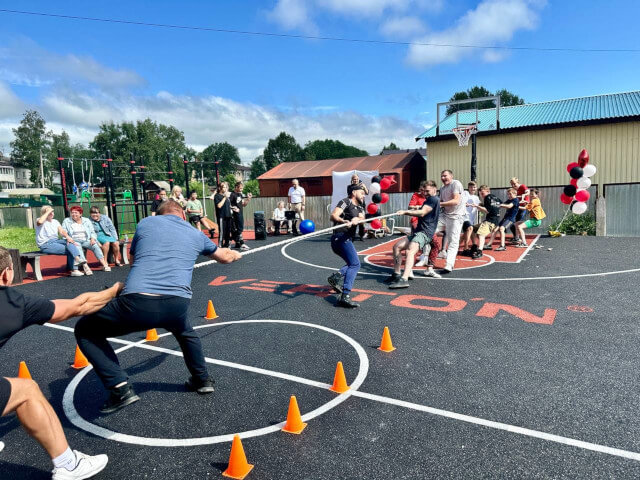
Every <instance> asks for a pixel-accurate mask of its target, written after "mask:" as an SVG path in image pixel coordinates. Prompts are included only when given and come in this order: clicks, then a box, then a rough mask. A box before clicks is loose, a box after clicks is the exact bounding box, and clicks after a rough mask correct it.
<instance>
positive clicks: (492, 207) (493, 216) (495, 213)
mask: <svg viewBox="0 0 640 480" xmlns="http://www.w3.org/2000/svg"><path fill="white" fill-rule="evenodd" d="M500 204H502V200H500V199H499V198H498V197H496V196H495V195H494V194H492V193H490V194H489V195H487V196H486V197H484V208H486V209H487V216H486V217H485V221H487V222H491V223H493V224H494V225H497V224H498V222H499V221H500Z"/></svg>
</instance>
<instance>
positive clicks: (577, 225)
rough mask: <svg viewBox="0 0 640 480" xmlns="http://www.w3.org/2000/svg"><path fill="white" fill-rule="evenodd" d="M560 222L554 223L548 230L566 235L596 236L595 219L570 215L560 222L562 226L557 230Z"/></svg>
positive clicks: (591, 216)
mask: <svg viewBox="0 0 640 480" xmlns="http://www.w3.org/2000/svg"><path fill="white" fill-rule="evenodd" d="M559 223H560V222H555V223H552V224H551V225H549V230H557V231H559V232H562V233H564V234H566V235H595V234H596V218H595V217H594V216H593V215H591V214H587V215H576V214H573V213H570V214H569V216H568V217H567V218H566V219H565V221H564V222H562V225H560V227H559V228H558V224H559Z"/></svg>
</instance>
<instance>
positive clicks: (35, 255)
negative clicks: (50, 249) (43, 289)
mask: <svg viewBox="0 0 640 480" xmlns="http://www.w3.org/2000/svg"><path fill="white" fill-rule="evenodd" d="M44 255H46V253H42V252H25V253H21V254H20V271H21V273H22V278H23V279H24V278H25V277H26V276H27V265H31V269H32V270H33V274H34V275H35V276H36V280H38V281H41V280H42V272H41V271H40V257H42V256H44Z"/></svg>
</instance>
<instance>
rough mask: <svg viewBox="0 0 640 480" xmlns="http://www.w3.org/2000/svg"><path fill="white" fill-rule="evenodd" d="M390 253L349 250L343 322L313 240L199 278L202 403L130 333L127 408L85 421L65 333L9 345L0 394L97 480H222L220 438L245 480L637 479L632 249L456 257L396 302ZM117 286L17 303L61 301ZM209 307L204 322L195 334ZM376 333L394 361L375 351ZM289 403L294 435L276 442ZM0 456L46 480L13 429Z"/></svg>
mask: <svg viewBox="0 0 640 480" xmlns="http://www.w3.org/2000/svg"><path fill="white" fill-rule="evenodd" d="M396 238H399V237H394V239H396ZM389 240H390V238H389V237H387V238H384V239H379V240H368V241H365V242H356V247H357V249H358V250H359V251H360V252H361V253H362V255H361V257H360V258H361V260H362V263H363V265H362V269H361V274H360V275H359V276H358V278H357V280H356V285H355V287H356V290H354V292H353V295H352V296H353V297H355V298H356V299H357V300H358V301H360V302H361V307H360V308H358V309H356V310H353V311H348V310H344V309H341V308H337V307H335V302H336V296H335V295H333V294H331V293H330V291H329V289H328V287H327V285H326V278H327V276H328V275H329V274H330V273H331V271H332V270H333V269H335V268H337V267H339V266H340V265H341V261H340V259H339V258H337V257H336V256H335V255H333V254H332V253H331V250H330V244H329V241H328V237H327V236H323V237H317V238H311V239H305V240H302V241H297V242H295V243H292V244H289V245H287V246H286V247H284V248H282V247H275V248H273V249H269V250H266V251H263V252H258V253H256V254H252V255H251V254H250V255H247V256H245V257H244V258H243V259H242V260H241V261H240V262H238V263H235V264H232V265H227V266H224V265H218V264H207V265H204V266H201V267H199V268H197V269H195V271H194V275H193V283H192V287H193V290H194V296H193V301H192V304H191V317H192V321H193V323H194V325H197V326H198V328H199V333H200V335H201V338H202V342H203V346H204V350H205V355H206V356H207V359H208V362H209V366H210V371H211V373H212V375H213V376H214V377H215V380H216V391H215V393H214V394H212V395H208V396H198V395H196V394H194V393H191V392H187V391H186V390H185V388H184V386H183V384H184V381H185V379H186V377H187V375H188V374H187V370H186V368H185V366H184V363H183V360H182V358H181V357H180V352H179V349H178V346H177V343H176V342H175V341H174V339H173V337H171V336H170V335H169V336H168V335H162V334H163V333H166V332H163V331H161V332H160V333H161V338H160V339H159V340H158V341H157V342H153V343H150V342H145V341H144V333H140V334H136V335H130V336H128V337H123V338H119V339H117V341H116V342H114V346H115V347H116V348H118V349H120V353H119V359H120V361H121V363H122V365H123V366H124V367H125V368H126V370H127V372H128V374H129V375H130V381H131V382H132V384H133V386H134V387H135V389H136V391H137V392H138V394H140V396H141V398H142V400H141V401H140V402H137V403H135V404H133V405H131V406H129V407H127V408H125V409H123V410H121V411H119V412H117V413H115V414H112V415H108V416H100V415H99V414H98V408H99V407H100V405H101V403H102V402H103V399H104V395H105V393H104V391H103V389H102V387H101V385H100V383H99V381H98V380H97V377H96V376H95V373H94V372H93V371H92V370H90V369H84V370H81V371H79V372H78V371H76V370H73V369H71V368H69V365H70V363H71V362H72V361H73V354H74V350H75V339H74V336H73V333H72V330H71V329H72V327H73V324H74V322H73V321H71V322H67V323H64V324H61V325H59V326H57V328H55V326H54V327H48V328H47V327H41V328H38V327H32V328H30V329H28V330H26V331H24V332H21V333H20V334H18V335H16V336H15V337H14V338H13V339H12V340H11V341H10V342H9V343H8V344H7V345H6V346H5V347H4V348H3V349H2V350H1V351H0V358H1V363H0V365H2V367H1V371H0V375H4V376H15V375H16V373H17V369H18V363H19V362H20V361H21V360H25V361H26V362H27V365H28V367H29V369H30V371H31V375H32V376H33V378H34V379H35V380H36V381H38V383H39V385H40V387H41V388H42V390H43V392H44V394H45V396H46V397H47V398H49V399H51V402H52V404H53V406H54V408H55V409H56V411H57V412H58V415H59V416H60V418H61V420H62V423H63V426H64V428H65V432H66V434H67V436H68V439H69V442H70V444H71V446H72V447H73V448H76V449H79V450H82V451H84V452H87V453H90V454H97V453H107V454H108V455H109V458H110V462H109V464H108V466H107V468H106V469H105V470H104V471H103V472H102V473H101V474H100V475H99V476H97V477H95V478H105V479H106V478H132V479H143V478H144V479H148V478H194V479H202V478H222V477H221V472H222V471H223V470H224V469H225V468H226V467H227V462H228V459H229V450H230V440H231V437H232V435H233V434H235V433H241V434H242V436H243V446H244V450H245V452H246V454H247V458H248V460H249V463H252V464H255V468H254V469H253V471H252V472H251V473H250V474H249V476H248V477H247V478H248V479H280V478H291V479H300V478H305V479H336V478H345V479H359V478H362V479H387V478H403V479H416V478H474V479H475V478H638V477H639V476H640V434H639V432H640V416H639V415H638V412H639V411H640V401H639V398H640V397H639V395H638V392H639V391H640V388H639V387H640V385H639V379H638V365H640V351H639V349H638V348H637V345H638V337H639V331H638V308H637V285H639V284H640V281H639V278H640V259H639V258H638V256H637V255H636V254H635V252H636V251H637V246H638V241H637V239H623V238H600V237H595V238H594V237H590V238H588V237H565V238H546V237H540V238H537V237H531V238H530V240H531V241H532V244H533V246H532V247H531V248H530V249H528V250H526V251H523V250H521V249H516V248H509V249H508V250H507V252H487V253H489V254H490V255H491V257H487V258H485V259H483V260H482V261H475V262H474V261H472V260H470V259H469V260H466V259H465V260H464V261H463V260H462V258H461V257H459V260H458V262H457V265H456V270H455V271H454V272H453V273H451V274H450V275H448V276H446V277H445V278H443V279H440V280H435V279H428V278H424V277H422V276H420V275H419V276H417V277H416V279H415V280H413V281H412V283H411V286H410V287H409V288H408V289H404V290H393V291H392V290H388V288H387V287H386V285H384V284H383V280H384V279H385V277H386V276H387V275H388V274H389V273H390V270H389V265H388V261H389V258H388V257H389V252H390V249H391V246H392V243H391V242H389ZM273 241H274V240H273V239H271V238H270V239H269V240H268V242H273ZM251 244H252V246H258V245H261V244H265V242H251ZM536 247H538V248H536ZM501 253H502V254H503V255H502V256H500V254H501ZM204 261H206V259H204V258H203V259H201V260H199V262H204ZM470 267H473V268H470ZM127 271H128V267H124V268H121V269H114V270H113V272H111V273H109V274H107V273H102V272H96V274H95V275H93V276H92V277H83V278H67V277H63V278H54V279H51V280H46V281H44V282H41V283H29V284H25V285H23V286H19V287H15V288H18V289H20V290H21V291H23V292H24V293H28V294H32V295H41V296H46V297H48V298H69V297H72V296H75V295H77V294H78V293H80V292H81V291H90V290H97V289H101V288H102V287H103V286H105V285H107V284H110V283H112V282H114V281H116V280H124V279H125V278H126V274H127ZM167 275H171V272H167ZM634 286H635V287H634ZM210 299H211V300H213V303H214V306H215V308H216V311H217V313H218V315H219V318H217V319H216V320H213V321H206V320H204V318H203V315H204V312H205V308H206V304H207V301H208V300H210ZM385 326H388V327H389V329H390V332H391V337H392V340H393V343H394V346H395V347H396V350H395V351H393V352H391V353H384V352H381V351H379V350H377V348H376V347H378V346H379V344H380V339H381V336H382V332H383V329H384V327H385ZM338 361H341V362H343V365H344V369H345V372H346V377H347V381H348V382H349V384H350V385H351V386H352V389H351V390H349V391H348V392H347V393H345V394H342V395H338V394H335V393H333V392H331V391H329V390H328V387H329V386H330V384H331V383H332V381H333V375H334V371H335V369H336V364H337V362H338ZM291 395H296V397H297V400H298V404H299V406H300V409H301V411H302V414H303V420H305V421H307V422H308V426H307V428H306V429H305V430H304V432H302V434H301V435H291V434H287V433H283V432H280V431H279V429H280V427H281V424H282V422H284V420H285V418H286V414H287V408H288V403H289V397H290V396H291ZM0 439H1V440H2V441H4V442H5V443H6V447H5V449H4V451H2V452H1V453H0V477H1V478H2V479H14V478H15V479H18V478H19V479H44V478H50V473H49V471H50V462H49V459H48V458H47V456H46V454H45V453H44V451H42V450H41V449H40V448H39V447H38V446H37V444H36V443H35V441H34V440H32V439H31V438H30V437H28V436H27V435H26V434H25V433H24V432H23V431H22V429H21V427H20V425H19V422H18V421H17V419H16V418H15V417H7V418H2V419H1V420H0Z"/></svg>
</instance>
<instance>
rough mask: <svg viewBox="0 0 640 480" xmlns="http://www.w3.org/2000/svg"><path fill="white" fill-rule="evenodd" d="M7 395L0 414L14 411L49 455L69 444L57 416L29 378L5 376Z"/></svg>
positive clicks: (54, 454) (56, 452) (60, 452)
mask: <svg viewBox="0 0 640 480" xmlns="http://www.w3.org/2000/svg"><path fill="white" fill-rule="evenodd" d="M7 380H9V383H11V396H10V397H9V403H7V406H6V408H5V409H4V412H2V415H3V416H4V415H6V414H8V413H10V412H16V414H17V415H18V420H20V423H21V424H22V426H23V427H24V429H25V430H26V431H27V433H28V434H29V435H30V436H32V437H33V438H35V439H36V441H37V442H38V443H39V444H40V445H42V448H44V449H45V450H46V451H47V453H48V454H49V456H50V457H51V458H52V459H53V458H56V457H57V456H59V455H62V453H63V452H64V451H65V450H66V449H67V448H69V444H68V443H67V439H66V438H65V436H64V432H63V431H62V425H61V424H60V420H59V419H58V416H57V415H56V412H54V411H53V408H52V407H51V404H50V403H49V402H48V401H47V399H46V398H44V395H42V392H41V391H40V387H38V384H37V383H36V382H34V381H33V380H26V379H23V378H7Z"/></svg>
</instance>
